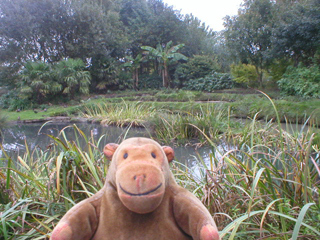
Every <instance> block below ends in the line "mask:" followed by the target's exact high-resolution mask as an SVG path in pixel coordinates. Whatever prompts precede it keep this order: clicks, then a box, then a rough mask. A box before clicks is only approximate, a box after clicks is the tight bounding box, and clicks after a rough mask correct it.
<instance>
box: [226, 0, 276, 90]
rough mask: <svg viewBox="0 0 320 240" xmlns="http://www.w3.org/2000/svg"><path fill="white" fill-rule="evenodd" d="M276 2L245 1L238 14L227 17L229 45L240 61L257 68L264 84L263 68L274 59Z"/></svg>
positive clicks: (260, 80) (260, 79) (265, 0)
mask: <svg viewBox="0 0 320 240" xmlns="http://www.w3.org/2000/svg"><path fill="white" fill-rule="evenodd" d="M273 4H274V3H273V2H272V1H269V0H256V1H245V3H244V4H243V5H242V8H241V9H240V10H239V15H237V16H233V17H230V16H227V17H226V18H225V27H226V31H225V38H226V44H227V46H228V48H229V49H230V50H231V51H232V53H233V54H234V55H235V56H236V57H237V58H238V59H239V60H240V62H241V63H250V64H252V65H254V66H255V67H256V69H257V74H258V81H259V83H260V85H262V81H263V69H266V68H267V66H268V65H269V63H270V61H271V59H270V57H269V52H270V49H271V46H272V45H271V36H272V29H273V19H272V17H273Z"/></svg>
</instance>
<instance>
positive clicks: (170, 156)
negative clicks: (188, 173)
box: [162, 146, 174, 162]
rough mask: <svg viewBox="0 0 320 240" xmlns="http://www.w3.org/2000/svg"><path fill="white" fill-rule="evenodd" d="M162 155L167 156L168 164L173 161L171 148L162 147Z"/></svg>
mask: <svg viewBox="0 0 320 240" xmlns="http://www.w3.org/2000/svg"><path fill="white" fill-rule="evenodd" d="M162 149H163V151H164V153H165V154H166V155H167V158H168V162H171V161H172V160H173V159H174V151H173V149H172V148H171V147H168V146H163V147H162Z"/></svg>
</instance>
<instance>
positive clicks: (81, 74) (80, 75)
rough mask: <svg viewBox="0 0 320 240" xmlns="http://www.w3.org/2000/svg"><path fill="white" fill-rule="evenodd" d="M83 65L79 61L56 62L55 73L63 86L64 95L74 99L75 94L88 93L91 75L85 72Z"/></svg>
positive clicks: (70, 59)
mask: <svg viewBox="0 0 320 240" xmlns="http://www.w3.org/2000/svg"><path fill="white" fill-rule="evenodd" d="M84 68H85V64H84V62H83V61H82V60H81V59H72V58H69V59H66V60H62V61H60V62H58V63H57V64H56V66H55V73H56V76H57V77H58V79H59V81H60V82H61V84H62V86H63V92H62V93H64V94H70V96H71V98H73V97H74V94H75V92H80V93H83V94H88V93H89V85H90V82H91V75H90V72H89V71H85V70H84Z"/></svg>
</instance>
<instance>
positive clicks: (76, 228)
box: [50, 198, 100, 240]
mask: <svg viewBox="0 0 320 240" xmlns="http://www.w3.org/2000/svg"><path fill="white" fill-rule="evenodd" d="M99 209H100V201H99V200H98V201H97V200H92V199H91V198H89V199H86V200H84V201H82V202H80V203H79V204H77V205H75V206H74V207H72V208H71V209H70V210H69V211H68V212H67V213H66V215H65V216H64V217H63V218H62V219H61V220H60V222H59V223H58V225H57V226H56V227H55V228H54V229H53V232H52V234H51V238H50V240H72V239H77V240H89V239H91V238H92V236H93V234H94V233H95V231H96V228H97V226H98V221H99V220H98V219H99V216H98V214H99V211H98V210H99Z"/></svg>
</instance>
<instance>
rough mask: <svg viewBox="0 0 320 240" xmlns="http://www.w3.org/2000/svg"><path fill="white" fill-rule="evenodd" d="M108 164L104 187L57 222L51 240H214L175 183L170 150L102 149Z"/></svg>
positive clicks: (133, 143) (204, 217)
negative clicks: (170, 163)
mask: <svg viewBox="0 0 320 240" xmlns="http://www.w3.org/2000/svg"><path fill="white" fill-rule="evenodd" d="M104 154H105V155H106V157H108V158H111V157H112V162H111V164H110V168H109V171H108V174H107V177H106V182H105V186H104V187H103V188H102V189H101V190H100V191H99V192H98V193H96V194H95V195H93V196H92V197H90V198H88V199H86V200H84V201H82V202H80V203H78V204H77V205H75V206H74V207H73V208H72V209H70V210H69V211H68V212H67V213H66V215H65V216H64V217H63V218H62V219H61V221H60V222H59V223H58V225H57V226H56V227H55V229H54V230H53V232H52V235H51V240H71V239H77V240H82V239H83V240H84V239H93V240H107V239H108V240H109V239H110V240H111V239H117V240H121V239H135V240H141V239H176V240H180V239H181V240H186V239H199V240H218V239H219V235H218V231H217V227H216V225H215V223H214V221H213V219H212V217H211V215H210V214H209V212H208V211H207V209H206V208H205V207H204V206H203V204H202V203H201V202H200V201H199V200H198V199H197V198H196V197H195V196H194V195H192V194H191V193H190V192H188V191H187V190H186V189H184V188H182V187H180V186H178V185H177V183H176V182H175V180H174V178H173V175H172V173H171V171H170V170H169V164H168V162H169V161H171V160H172V159H173V158H174V151H173V149H172V148H170V147H161V146H160V145H159V144H158V143H157V142H155V141H153V140H151V139H147V138H131V139H127V140H125V141H123V142H122V143H121V144H120V145H117V144H107V145H106V146H105V148H104Z"/></svg>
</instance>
